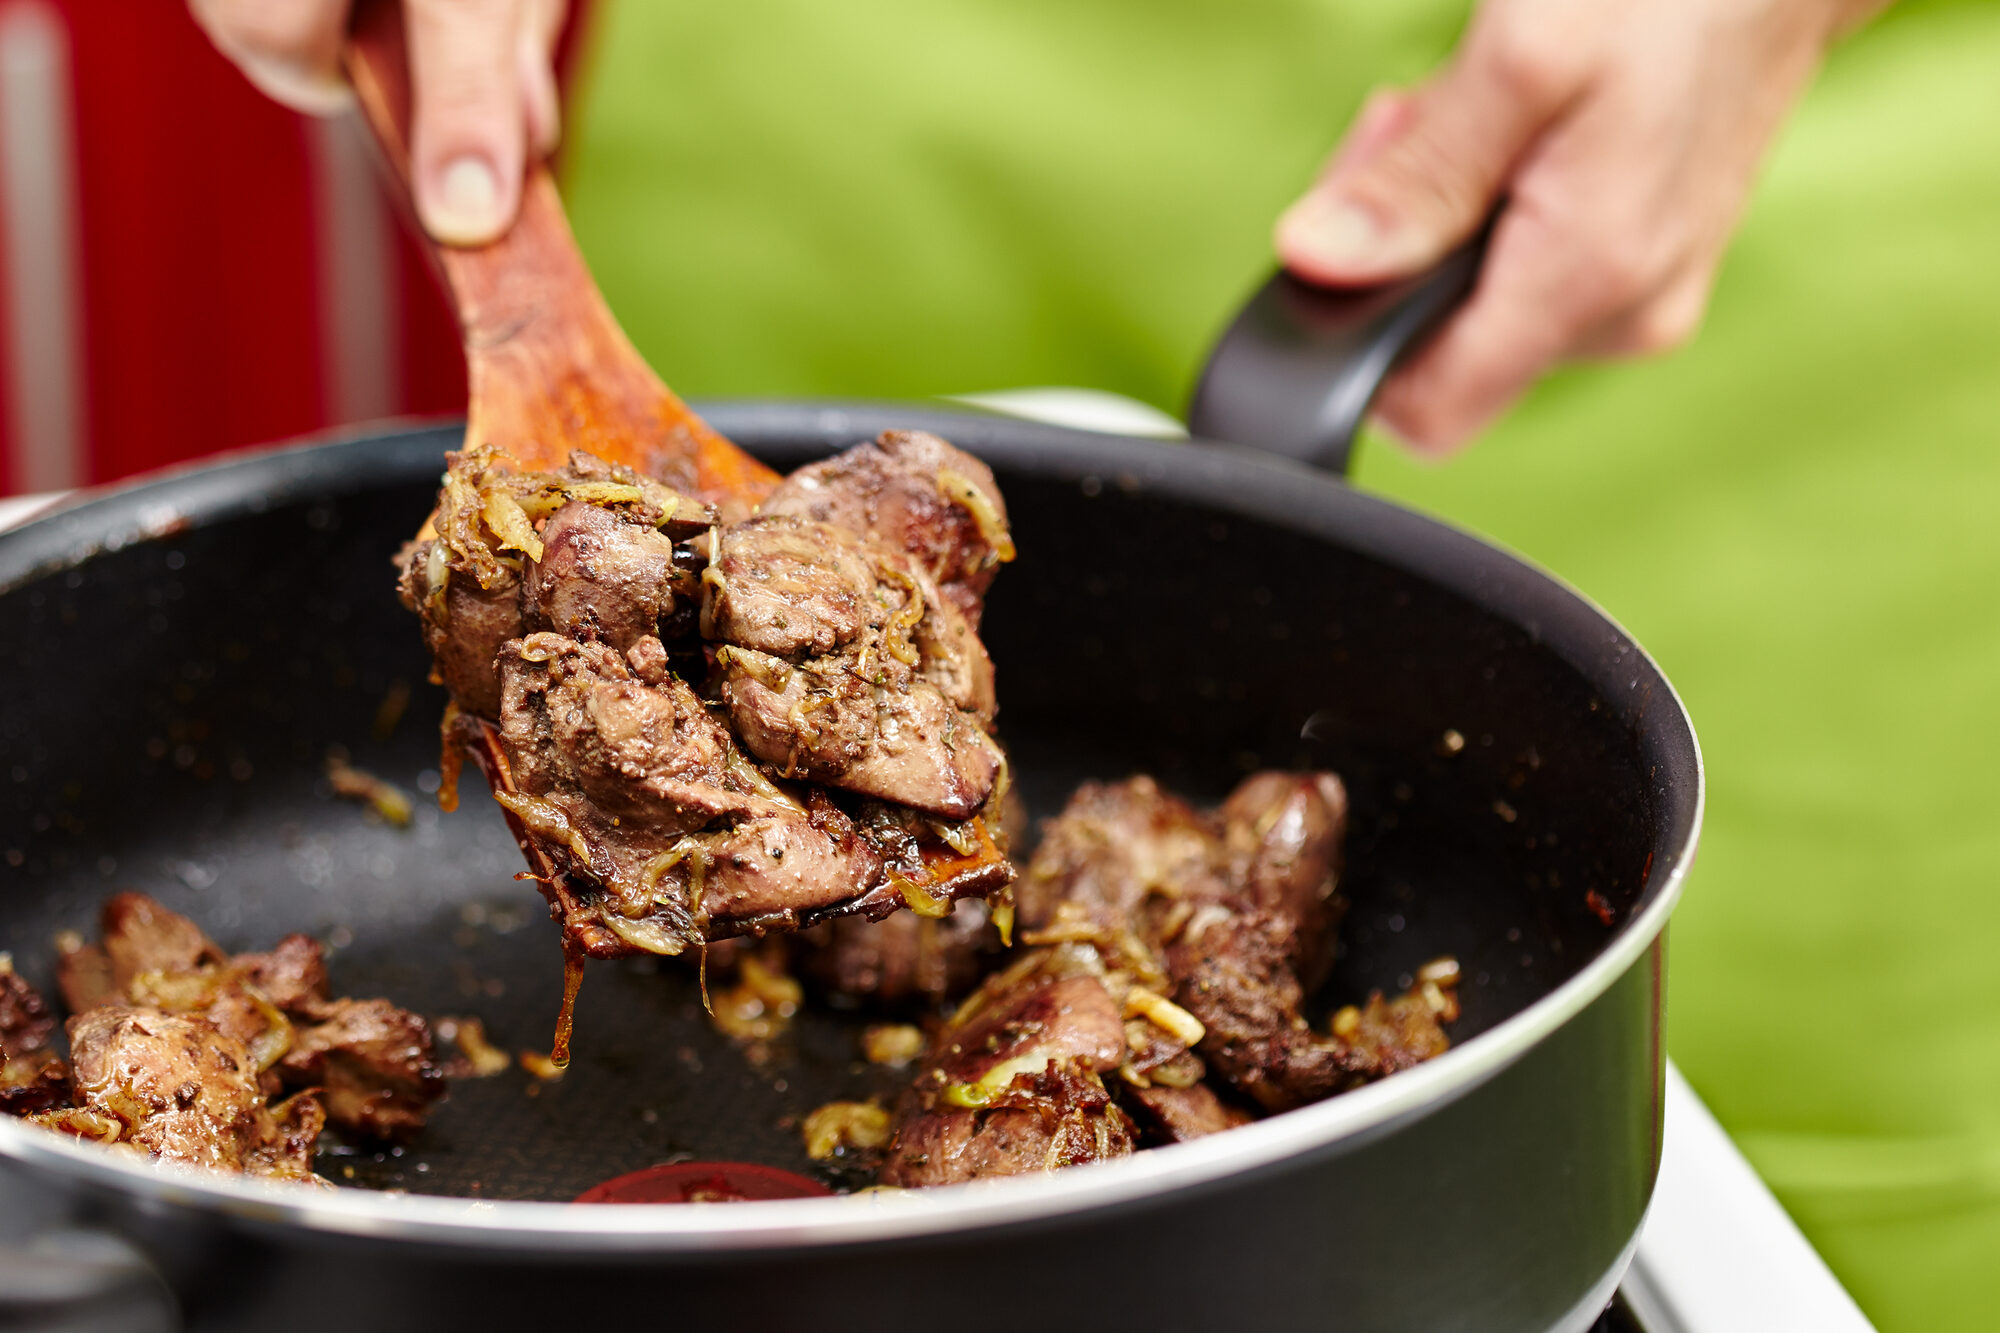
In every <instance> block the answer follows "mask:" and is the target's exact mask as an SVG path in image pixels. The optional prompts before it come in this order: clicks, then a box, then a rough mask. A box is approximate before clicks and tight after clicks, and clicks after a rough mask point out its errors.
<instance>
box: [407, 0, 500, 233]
mask: <svg viewBox="0 0 2000 1333" xmlns="http://www.w3.org/2000/svg"><path fill="white" fill-rule="evenodd" d="M521 17H522V15H521V0H407V6H406V9H405V19H406V22H407V24H408V30H409V45H410V83H411V87H412V88H413V90H414V96H415V99H416V106H415V109H414V115H413V124H412V129H411V144H410V177H411V186H412V189H413V191H414V193H415V195H416V202H417V215H418V217H419V218H421V219H422V221H423V224H424V229H425V230H426V231H428V232H429V233H430V234H431V235H432V236H433V237H435V238H436V239H438V240H439V241H442V242H444V243H445V244H447V245H482V244H485V243H486V242H489V241H492V240H494V239H495V238H497V237H498V236H499V235H500V234H501V233H502V232H503V231H505V230H506V229H507V225H508V224H509V223H510V222H512V221H513V218H514V211H515V209H516V208H518V207H519V205H520V200H521V170H522V164H523V163H524V162H525V160H526V117H525V116H524V114H523V109H522V89H521V77H520V66H519V63H518V62H519V54H518V45H517V43H518V40H519V38H518V33H519V31H520V24H521Z"/></svg>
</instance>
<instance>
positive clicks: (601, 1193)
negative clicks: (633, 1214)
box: [576, 1162, 833, 1203]
mask: <svg viewBox="0 0 2000 1333" xmlns="http://www.w3.org/2000/svg"><path fill="white" fill-rule="evenodd" d="M832 1193H833V1191H832V1190H830V1189H828V1188H827V1187H826V1186H824V1185H821V1184H819V1183H818V1182H817V1181H811V1180H807V1179H806V1178H805V1177H804V1176H799V1175H794V1174H792V1173H791V1172H790V1171H780V1170H779V1169H778V1168H777V1167H775V1166H758V1165H757V1164H756V1163H754V1162H671V1163H668V1164H667V1165H665V1166H649V1167H647V1168H646V1169H645V1170H643V1171H633V1172H631V1173H630V1174H628V1175H623V1176H613V1177H612V1178H611V1179H610V1180H607V1181H605V1182H603V1183H602V1184H598V1185H592V1186H591V1187H590V1188H589V1189H587V1190H585V1191H584V1192H583V1193H581V1194H579V1195H577V1196H576V1202H578V1203H748V1202H750V1201H751V1200H753V1199H815V1198H821V1197H824V1196H826V1195H830V1194H832Z"/></svg>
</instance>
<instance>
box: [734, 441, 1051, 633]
mask: <svg viewBox="0 0 2000 1333" xmlns="http://www.w3.org/2000/svg"><path fill="white" fill-rule="evenodd" d="M762 512H763V513H766V514H789V515H792V516H793V517H797V518H806V519H812V520H813V521H815V522H819V523H831V524H833V525H834V526H836V527H842V528H846V529H847V530H848V531H850V532H858V533H866V534H868V535H869V536H871V537H872V538H873V539H874V540H875V541H876V542H877V543H879V544H880V545H882V546H885V547H887V548H889V549H890V550H892V551H902V552H904V553H906V554H907V555H909V556H910V557H911V558H912V559H913V560H915V561H916V563H917V567H918V568H919V569H921V570H922V571H923V572H924V573H925V574H926V575H928V576H929V577H930V579H931V581H932V582H934V583H936V584H937V586H938V588H939V590H940V591H941V592H942V593H943V594H944V595H945V597H946V598H948V599H949V600H950V601H951V602H952V604H953V605H954V606H956V607H957V608H958V610H959V612H960V613H961V614H962V615H963V616H964V617H965V619H966V620H967V621H968V622H970V624H971V625H972V627H973V628H974V629H977V628H978V627H979V616H980V612H981V610H982V609H983V605H984V600H985V596H986V589H987V588H988V586H990V585H991V584H992V582H993V575H994V574H995V573H996V572H997V571H998V570H999V567H1000V565H1001V564H1002V563H1003V562H1005V561H1008V560H1012V559H1013V558H1014V542H1013V539H1012V538H1011V537H1009V536H1008V534H1007V506H1006V503H1005V502H1004V501H1003V500H1002V499H1001V498H1000V488H999V486H997V485H996V484H995V483H994V481H993V473H992V471H991V470H990V469H989V468H988V467H987V466H986V464H984V463H982V462H980V461H979V460H978V459H976V458H974V457H972V455H970V454H967V453H964V452H962V451H961V450H958V449H954V448H952V447H951V446H950V445H949V444H946V443H945V442H944V441H943V440H941V439H939V438H938V437H937V436H935V435H931V434H928V433H926V432H924V431H920V430H891V431H884V432H882V434H881V435H880V436H878V437H877V438H876V439H875V441H874V442H873V443H871V444H862V445H857V446H855V447H854V448H852V449H849V450H846V451H845V452H843V453H839V454H835V455H834V456H833V457H832V458H828V459H823V460H822V461H820V462H817V463H813V464H810V465H808V466H806V467H802V468H800V469H799V470H798V471H797V472H794V473H793V474H792V475H791V476H789V477H787V478H786V479H785V482H784V484H783V485H781V486H779V487H778V489H777V490H775V491H773V492H772V493H771V495H770V497H769V498H768V499H766V500H765V501H764V507H763V510H762Z"/></svg>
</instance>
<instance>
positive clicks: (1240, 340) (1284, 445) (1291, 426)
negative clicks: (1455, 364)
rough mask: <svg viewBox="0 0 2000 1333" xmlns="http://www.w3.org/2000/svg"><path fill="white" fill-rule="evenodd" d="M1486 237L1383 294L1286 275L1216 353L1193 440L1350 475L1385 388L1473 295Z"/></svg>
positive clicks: (1199, 396)
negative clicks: (1358, 437)
mask: <svg viewBox="0 0 2000 1333" xmlns="http://www.w3.org/2000/svg"><path fill="white" fill-rule="evenodd" d="M1487 230H1488V229H1486V228H1482V229H1481V230H1480V232H1479V234H1478V235H1476V236H1474V237H1473V238H1472V239H1471V240H1469V241H1467V242H1466V243H1465V244H1464V245H1462V246H1460V247H1459V248H1458V249H1456V250H1454V251H1452V252H1451V253H1450V254H1449V255H1446V256H1445V257H1444V259H1443V260H1442V261H1440V262H1439V263H1438V265H1437V267H1436V268H1433V269H1431V270H1429V271H1428V272H1425V273H1420V274H1418V275H1417V276H1416V277H1414V278H1408V279H1405V280H1404V281H1401V282H1395V283H1389V284H1387V285H1385V286H1381V287H1362V288H1349V289H1343V290H1334V289H1331V288H1326V287H1315V286H1313V285H1312V284H1310V283H1307V282H1303V281H1301V280H1300V279H1298V278H1295V277H1293V276H1292V275H1291V274H1290V273H1287V272H1285V271H1283V270H1282V269H1281V270H1279V272H1278V273H1277V274H1276V276H1274V277H1273V278H1272V279H1271V280H1270V281H1269V282H1267V283H1265V284H1264V285H1263V286H1262V287H1260V288H1259V289H1258V290H1257V294H1256V295H1255V296H1252V297H1251V298H1250V302H1249V304H1248V305H1246V306H1244V307H1243V310H1242V312H1241V313H1239V314H1238V315H1237V316H1236V318H1235V320H1234V321H1233V322H1232V323H1231V324H1230V325H1229V328H1228V330H1227V331H1226V332H1224V333H1223V335H1222V338H1221V340H1220V341H1219V342H1217V343H1216V344H1215V350H1214V351H1212V352H1210V353H1209V356H1208V364H1207V365H1206V366H1204V367H1203V368H1202V372H1201V382H1200V383H1199V384H1198V385H1197V386H1196V387H1195V391H1194V402H1193V403H1192V404H1191V405H1190V406H1189V408H1188V431H1189V433H1190V434H1192V435H1196V436H1199V437H1202V438H1204V439H1210V440H1227V441H1229V442H1230V443H1232V444H1249V445H1255V446H1257V447H1258V448H1260V449H1268V450H1270V451H1271V452H1272V453H1275V454H1283V455H1284V456H1285V457H1287V458H1296V459H1298V460H1299V461H1300V462H1304V463H1311V464H1313V465H1314V466H1316V467H1323V468H1326V469H1328V470H1329V471H1333V472H1340V473H1345V472H1346V471H1347V466H1348V457H1349V455H1350V454H1352V453H1353V452H1354V435H1355V432H1356V431H1358V430H1360V429H1361V421H1362V418H1363V417H1365V416H1367V414H1368V404H1369V403H1371V402H1373V401H1374V398H1375V391H1376V390H1377V389H1379V388H1381V387H1382V381H1383V380H1384V379H1386V378H1388V375H1389V372H1390V370H1392V369H1393V368H1394V367H1395V365H1396V363H1397V362H1398V361H1399V360H1401V359H1402V358H1403V356H1404V355H1405V354H1406V353H1407V352H1409V351H1410V350H1411V349H1412V348H1414V347H1415V346H1417V344H1418V343H1420V342H1422V341H1423V339H1424V338H1425V336H1426V335H1428V334H1429V333H1431V332H1432V331H1433V330H1434V329H1436V328H1437V326H1438V324H1439V323H1440V322H1441V321H1442V320H1443V318H1444V317H1445V315H1446V314H1448V313H1450V311H1451V310H1452V308H1453V307H1455V306H1456V305H1458V303H1459V302H1460V301H1463V300H1464V299H1465V298H1466V296H1468V295H1469V294H1470V293H1471V291H1472V287H1473V283H1474V281H1475V280H1476V279H1477V278H1478V276H1479V265H1480V261H1481V260H1482V259H1484V258H1485V255H1486V237H1487Z"/></svg>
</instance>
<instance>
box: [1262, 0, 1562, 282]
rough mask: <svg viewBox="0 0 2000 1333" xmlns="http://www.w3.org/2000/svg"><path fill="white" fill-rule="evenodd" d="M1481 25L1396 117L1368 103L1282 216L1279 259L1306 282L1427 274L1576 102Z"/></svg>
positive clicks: (1400, 101)
mask: <svg viewBox="0 0 2000 1333" xmlns="http://www.w3.org/2000/svg"><path fill="white" fill-rule="evenodd" d="M1493 45H1494V44H1493V43H1491V42H1486V41H1482V40H1481V34H1479V33H1477V32H1475V33H1474V34H1472V35H1471V36H1470V37H1469V38H1468V41H1467V45H1466V47H1465V49H1464V50H1463V51H1462V52H1461V54H1460V56H1459V58H1458V60H1456V61H1455V62H1454V63H1453V64H1452V65H1451V67H1450V68H1448V69H1447V70H1446V71H1445V72H1444V73H1443V74H1442V75H1440V76H1439V77H1438V78H1437V79H1435V80H1433V81H1432V82H1431V83H1430V84H1428V85H1426V86H1425V87H1423V88H1422V89H1420V90H1418V91H1417V92H1416V93H1414V94H1411V95H1409V96H1407V97H1401V98H1397V99H1396V100H1395V103H1394V105H1393V112H1392V113H1385V112H1382V111H1380V110H1377V109H1375V108H1372V107H1371V111H1370V113H1364V115H1363V116H1362V117H1361V119H1360V121H1359V122H1357V124H1356V125H1355V127H1354V129H1353V130H1351V131H1350V132H1349V135H1348V142H1347V143H1346V144H1345V145H1343V146H1342V148H1341V149H1340V151H1338V152H1337V153H1336V154H1335V155H1334V159H1333V162H1332V163H1331V165H1330V166H1329V167H1328V169H1327V172H1326V174H1325V175H1324V176H1322V177H1321V178H1320V180H1319V181H1318V182H1317V183H1316V184H1315V185H1314V186H1313V187H1312V189H1310V190H1309V191H1307V192H1306V194H1305V196H1304V197H1303V198H1301V199H1300V200H1299V201H1298V202H1297V203H1295V204H1293V205H1292V206H1291V207H1290V208H1289V209H1287V210H1285V213H1284V215H1283V216H1282V217H1280V218H1279V219H1278V226H1277V232H1276V237H1275V241H1276V245H1277V250H1278V257H1279V258H1280V259H1281V260H1283V261H1284V264H1285V266H1286V267H1287V268H1289V269H1291V270H1292V271H1293V272H1295V273H1297V274H1298V275H1299V276H1300V277H1302V278H1305V279H1306V280H1307V281H1309V282H1320V283H1326V284H1328V285H1330V286H1341V285H1362V284H1367V283H1374V282H1383V281H1386V280H1388V279H1392V278H1400V277H1405V276H1408V275H1409V274H1412V273H1416V272H1419V271H1421V270H1423V269H1425V268H1428V267H1429V266H1430V265H1432V264H1434V263H1436V262H1437V261H1438V260H1439V259H1442V258H1443V257H1444V255H1445V254H1446V252H1448V251H1449V250H1450V249H1451V248H1452V247H1453V246H1455V245H1457V244H1458V243H1459V242H1460V241H1463V240H1464V239H1465V238H1466V237H1468V236H1470V235H1471V234H1472V233H1473V232H1474V231H1476V230H1477V229H1478V227H1479V224H1480V223H1481V222H1482V221H1483V220H1484V219H1485V217H1486V215H1487V214H1488V213H1489V212H1491V211H1492V208H1493V205H1494V202H1495V201H1496V200H1497V199H1498V198H1499V196H1500V194H1501V192H1502V191H1503V189H1504V188H1505V185H1506V182H1507V177H1508V175H1509V174H1510V173H1511V172H1512V170H1513V168H1514V164H1515V163H1516V162H1517V161H1518V160H1519V159H1520V157H1521V155H1522V153H1523V152H1524V150H1525V149H1526V148H1527V147H1528V145H1529V144H1530V143H1532V142H1533V141H1534V139H1535V137H1536V136H1537V135H1538V134H1539V133H1540V132H1541V130H1542V128H1543V127H1544V126H1546V125H1547V124H1548V123H1549V121H1550V120H1551V119H1553V117H1554V116H1555V114H1556V112H1557V111H1558V110H1560V109H1561V107H1562V106H1563V105H1564V104H1565V103H1566V102H1567V101H1568V100H1569V96H1570V88H1569V87H1568V86H1567V84H1566V80H1565V79H1563V78H1562V77H1561V76H1560V75H1557V74H1554V73H1553V72H1549V73H1540V72H1538V73H1537V74H1535V75H1533V76H1524V75H1523V74H1522V73H1521V72H1520V70H1519V68H1518V66H1519V65H1520V64H1521V62H1522V59H1523V58H1522V57H1519V56H1515V57H1512V58H1510V59H1507V60H1502V59H1499V58H1496V57H1495V56H1493V55H1490V54H1488V52H1489V50H1490V49H1491V48H1492V47H1493Z"/></svg>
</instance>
